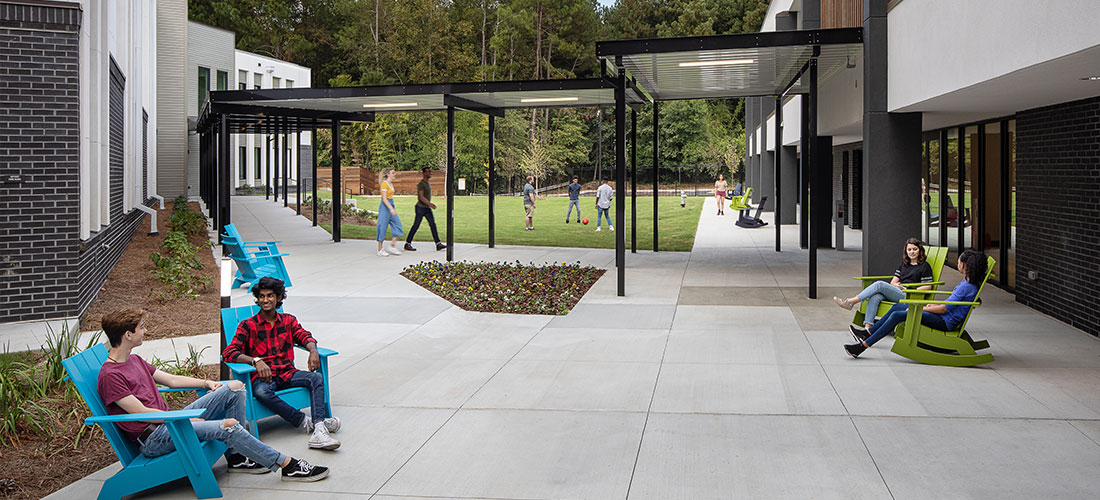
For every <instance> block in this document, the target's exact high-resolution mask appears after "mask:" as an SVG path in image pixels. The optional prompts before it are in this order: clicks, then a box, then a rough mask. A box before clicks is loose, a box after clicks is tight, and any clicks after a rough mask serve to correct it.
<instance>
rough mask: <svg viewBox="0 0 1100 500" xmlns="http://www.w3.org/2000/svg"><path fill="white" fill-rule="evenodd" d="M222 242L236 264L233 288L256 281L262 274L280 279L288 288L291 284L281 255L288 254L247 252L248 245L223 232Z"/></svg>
mask: <svg viewBox="0 0 1100 500" xmlns="http://www.w3.org/2000/svg"><path fill="white" fill-rule="evenodd" d="M222 243H223V244H224V245H225V246H226V248H227V249H229V257H230V258H232V259H233V262H234V263H235V264H237V274H236V275H235V276H234V277H233V287H234V288H236V287H239V286H241V285H243V284H245V283H256V282H257V281H259V280H260V278H263V277H264V276H271V277H273V278H278V279H281V280H283V284H284V285H285V286H287V287H288V288H289V287H291V286H293V285H292V283H291V282H290V274H289V273H287V270H286V264H285V263H283V257H286V256H287V255H290V254H286V253H274V254H273V253H268V252H267V251H257V252H253V253H249V251H248V247H246V246H245V244H244V243H243V242H241V240H239V239H237V238H234V237H232V236H228V235H224V234H223V235H222ZM268 248H275V247H274V246H272V247H268Z"/></svg>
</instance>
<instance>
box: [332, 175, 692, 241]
mask: <svg viewBox="0 0 1100 500" xmlns="http://www.w3.org/2000/svg"><path fill="white" fill-rule="evenodd" d="M318 195H319V196H320V197H321V199H328V198H329V197H330V196H331V192H330V191H324V190H321V191H319V192H318ZM355 198H356V200H357V206H358V207H359V208H367V209H369V210H372V211H373V210H377V209H378V203H379V197H377V196H356V197H355ZM415 200H416V198H415V197H413V196H397V197H396V198H395V201H396V204H397V215H398V216H399V217H400V218H401V224H402V227H403V228H404V229H405V231H406V232H408V230H409V229H410V228H411V227H412V224H413V221H414V220H415V216H414V212H413V205H414V204H415V203H416V202H415ZM433 201H435V202H436V205H437V206H438V208H436V209H435V218H436V224H437V226H438V227H439V238H440V239H441V240H446V239H447V233H446V218H447V213H446V207H447V204H446V200H445V199H443V198H442V197H440V198H439V199H437V200H433ZM625 201H626V205H627V206H626V210H627V213H626V214H625V215H626V226H625V227H623V228H619V227H616V228H615V229H616V230H624V231H626V247H627V248H628V249H629V248H630V199H629V198H627V199H626V200H625ZM595 203H596V199H595V198H592V197H586V198H581V208H582V209H583V214H582V218H584V217H587V218H589V219H590V220H589V223H588V225H587V226H585V225H581V224H577V223H576V222H573V221H575V220H576V210H574V211H573V216H574V217H573V219H572V220H573V221H571V222H570V223H569V224H566V223H565V211H566V209H567V208H568V206H569V200H568V199H567V198H565V197H552V198H544V199H540V200H538V203H537V205H536V208H535V230H534V231H525V230H524V229H523V226H524V223H523V222H524V221H523V219H524V211H523V199H522V198H519V197H517V196H502V197H498V198H496V214H497V217H496V229H497V231H496V243H497V244H500V245H535V246H559V247H581V248H615V233H613V232H611V231H608V230H607V227H606V223H605V226H604V228H603V231H601V232H598V233H597V232H596V209H595ZM659 203H660V214H661V215H660V220H661V227H660V230H661V231H660V232H661V234H660V239H661V241H660V243H661V250H668V251H684V252H686V251H690V250H691V247H692V245H693V244H694V242H695V229H696V227H698V225H699V211H700V210H702V208H703V197H701V196H700V197H689V198H688V199H687V207H686V208H680V200H679V198H673V197H663V198H661V199H660V202H659ZM611 220H612V222H614V220H615V209H614V202H612V209H611ZM321 226H322V227H324V228H325V230H327V231H329V232H332V224H330V223H322V224H321ZM652 228H653V198H649V197H639V198H638V249H639V250H652V249H653V232H652V231H653V229H652ZM488 233H489V198H488V197H485V196H458V197H456V198H455V236H454V238H455V242H458V243H480V244H487V243H489V234H488ZM340 236H341V237H343V238H353V239H368V240H373V239H375V228H374V227H373V226H355V225H351V224H346V223H345V224H342V225H341V231H340ZM387 238H389V235H388V234H387ZM416 241H423V242H429V243H430V242H431V241H432V233H431V230H430V229H429V228H428V223H427V222H422V223H421V224H420V229H418V230H417V232H416Z"/></svg>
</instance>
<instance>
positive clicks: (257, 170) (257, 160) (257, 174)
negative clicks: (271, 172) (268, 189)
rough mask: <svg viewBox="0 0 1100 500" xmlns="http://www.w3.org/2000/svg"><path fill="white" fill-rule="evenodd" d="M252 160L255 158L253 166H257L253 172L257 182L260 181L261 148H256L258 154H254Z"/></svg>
mask: <svg viewBox="0 0 1100 500" xmlns="http://www.w3.org/2000/svg"><path fill="white" fill-rule="evenodd" d="M252 160H253V161H252V166H253V167H254V168H255V172H253V174H254V175H255V179H256V182H259V181H260V148H256V154H255V155H254V157H253V158H252Z"/></svg>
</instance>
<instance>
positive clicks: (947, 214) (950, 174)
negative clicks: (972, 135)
mask: <svg viewBox="0 0 1100 500" xmlns="http://www.w3.org/2000/svg"><path fill="white" fill-rule="evenodd" d="M946 170H947V192H946V196H944V197H943V201H944V202H945V203H944V207H943V210H942V212H943V216H942V217H940V219H941V224H943V225H944V226H946V227H947V231H946V233H947V239H946V241H944V243H946V246H947V261H948V262H949V263H951V264H954V263H955V261H956V260H958V258H959V226H960V224H959V223H960V222H961V217H960V213H959V212H960V211H959V207H960V204H959V133H958V129H954V128H953V129H951V130H948V131H947V169H946Z"/></svg>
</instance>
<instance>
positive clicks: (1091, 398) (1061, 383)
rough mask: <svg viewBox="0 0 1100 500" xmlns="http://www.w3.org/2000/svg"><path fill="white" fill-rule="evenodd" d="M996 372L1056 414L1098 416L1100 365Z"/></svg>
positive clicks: (1000, 370) (1001, 369)
mask: <svg viewBox="0 0 1100 500" xmlns="http://www.w3.org/2000/svg"><path fill="white" fill-rule="evenodd" d="M995 368H996V370H997V373H998V374H999V375H1001V376H1002V377H1004V378H1005V379H1006V380H1008V381H1009V382H1011V383H1012V384H1013V385H1015V386H1016V387H1019V388H1020V389H1021V390H1022V391H1024V392H1025V393H1027V395H1029V396H1031V397H1032V398H1035V399H1036V400H1037V401H1039V402H1040V403H1042V405H1043V406H1045V407H1047V408H1049V409H1050V411H1052V412H1054V414H1055V415H1056V416H1058V417H1059V418H1067V419H1100V365H1096V366H1094V367H1093V368H1091V369H1090V368H1068V367H1062V368H1048V367H1027V368H1005V367H1001V366H996V367H995Z"/></svg>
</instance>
